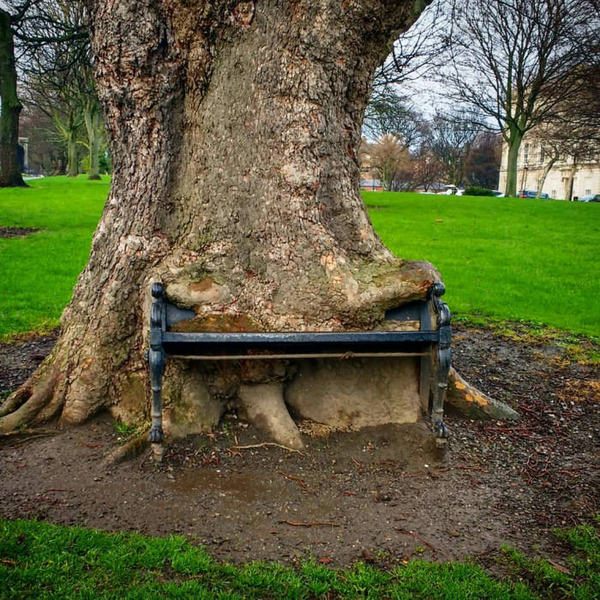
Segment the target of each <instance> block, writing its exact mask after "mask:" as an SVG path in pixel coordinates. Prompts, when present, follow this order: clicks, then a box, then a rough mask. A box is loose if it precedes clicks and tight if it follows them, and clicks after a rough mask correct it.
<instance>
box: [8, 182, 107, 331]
mask: <svg viewBox="0 0 600 600" xmlns="http://www.w3.org/2000/svg"><path fill="white" fill-rule="evenodd" d="M29 184H30V186H31V187H29V188H17V189H15V188H10V189H0V226H4V227H6V226H8V227H32V228H38V229H41V231H40V232H38V233H35V234H33V235H30V236H27V237H24V238H10V239H0V273H2V285H1V286H0V337H6V336H7V335H14V334H17V333H22V332H29V331H46V330H49V329H52V328H54V327H56V326H57V325H58V321H59V318H60V315H61V313H62V311H63V309H64V307H65V305H66V304H67V302H68V301H69V300H70V298H71V293H72V291H73V286H74V284H75V281H76V280H77V275H78V274H79V273H80V272H81V270H82V269H83V267H84V266H85V264H86V262H87V259H88V256H89V252H90V243H91V239H92V234H93V232H94V229H95V228H96V225H97V224H98V220H99V219H100V215H101V214H102V208H103V207H104V202H105V200H106V197H107V195H108V189H109V185H110V181H109V178H108V177H103V178H102V181H88V180H87V179H85V176H82V177H79V178H77V179H72V178H68V177H51V178H46V179H39V180H33V181H30V182H29Z"/></svg>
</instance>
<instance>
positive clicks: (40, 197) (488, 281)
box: [0, 176, 600, 338]
mask: <svg viewBox="0 0 600 600" xmlns="http://www.w3.org/2000/svg"><path fill="white" fill-rule="evenodd" d="M109 183H110V181H109V178H108V177H104V178H103V179H102V181H100V182H95V181H88V180H87V179H86V178H85V176H81V177H79V178H76V179H71V178H67V177H48V178H44V179H40V180H34V181H31V182H30V186H31V187H30V188H27V189H15V188H9V189H0V227H2V226H4V227H7V226H11V227H35V228H40V229H42V231H40V232H38V233H35V234H33V235H30V236H27V237H24V238H10V239H0V274H1V276H2V278H1V281H2V285H1V287H0V338H2V337H4V338H7V337H10V336H12V335H14V334H18V333H22V332H29V331H44V330H48V329H52V328H53V327H55V326H56V325H57V324H58V320H59V318H60V314H61V312H62V310H63V308H64V307H65V305H66V304H67V302H68V301H69V299H70V297H71V293H72V290H73V286H74V284H75V282H76V280H77V275H78V274H79V273H80V272H81V270H82V269H83V267H84V266H85V263H86V261H87V258H88V256H89V250H90V241H91V237H92V234H93V231H94V229H95V227H96V225H97V223H98V220H99V218H100V215H101V213H102V208H103V206H104V202H105V200H106V197H107V195H108V189H109ZM364 196H365V200H366V202H367V204H368V205H369V206H370V207H371V210H370V215H371V219H372V221H373V224H374V226H375V229H376V230H377V232H378V233H379V234H380V235H381V237H382V239H383V241H384V242H385V243H386V244H387V245H388V246H389V247H390V249H391V250H392V251H393V252H394V253H395V254H396V255H397V256H401V257H403V258H407V259H413V260H428V261H430V262H432V263H433V264H434V265H435V266H436V267H437V268H438V269H439V270H440V271H441V273H442V276H443V278H444V281H445V283H446V287H447V290H448V292H447V297H446V299H447V301H448V302H449V304H450V308H451V309H452V310H453V312H454V313H455V314H458V316H459V317H462V318H465V317H468V318H470V319H473V318H474V317H477V315H485V316H486V317H491V318H493V319H497V320H510V321H526V322H534V323H539V324H544V325H547V326H552V327H557V328H561V329H565V330H570V331H572V332H575V333H581V334H585V335H588V336H598V335H600V303H599V302H598V301H597V297H598V291H599V284H598V281H600V267H599V264H600V263H599V262H598V260H597V259H596V254H597V247H598V242H599V240H600V205H598V204H593V203H589V204H587V203H577V202H561V201H556V200H535V199H508V198H488V197H468V196H436V195H426V194H412V193H381V192H380V193H377V192H366V193H365V194H364ZM374 207H382V208H374Z"/></svg>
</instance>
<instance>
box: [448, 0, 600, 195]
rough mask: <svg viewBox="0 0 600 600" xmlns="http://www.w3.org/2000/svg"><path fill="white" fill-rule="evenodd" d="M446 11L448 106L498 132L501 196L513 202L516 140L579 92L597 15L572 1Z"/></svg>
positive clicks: (494, 0)
mask: <svg viewBox="0 0 600 600" xmlns="http://www.w3.org/2000/svg"><path fill="white" fill-rule="evenodd" d="M451 11H452V12H451V14H452V24H453V27H452V30H451V33H450V35H449V38H448V41H449V45H450V48H451V56H450V58H451V67H450V68H447V69H445V70H444V72H443V79H444V82H445V83H449V84H450V85H451V87H452V89H453V94H454V98H455V100H456V101H459V102H461V103H464V104H465V105H467V106H469V107H471V108H472V109H473V110H474V111H475V112H476V113H477V114H483V115H485V116H486V117H487V119H489V120H487V119H486V120H480V119H478V118H477V117H475V119H474V120H475V121H476V122H478V123H480V124H481V125H482V126H487V127H488V128H489V127H490V126H491V125H490V123H495V126H496V127H497V128H498V130H500V131H501V132H502V135H503V137H504V140H505V141H506V143H507V145H508V165H507V183H506V195H507V196H514V195H516V189H517V157H518V153H519V148H520V145H521V140H522V139H523V136H524V135H525V134H526V133H527V132H528V131H529V130H530V129H532V128H533V127H535V126H536V125H538V124H540V123H543V122H544V121H545V120H547V119H549V118H550V117H551V116H552V115H554V114H555V113H556V111H557V109H558V107H559V106H560V103H561V102H565V101H566V100H568V99H569V98H573V97H575V96H576V95H577V94H578V93H579V92H580V90H581V89H582V85H583V82H582V81H581V79H578V78H573V76H572V75H573V73H574V72H576V71H577V70H578V69H579V68H580V66H581V65H583V64H585V62H586V61H587V60H588V57H589V53H588V52H586V50H585V40H587V39H589V37H590V35H592V34H593V31H594V28H597V26H598V14H597V12H595V11H594V8H593V4H592V3H590V2H580V0H541V1H539V0H491V1H487V0H467V1H466V2H463V1H460V2H458V1H454V0H452V9H451ZM596 35H597V34H596ZM550 91H551V93H550Z"/></svg>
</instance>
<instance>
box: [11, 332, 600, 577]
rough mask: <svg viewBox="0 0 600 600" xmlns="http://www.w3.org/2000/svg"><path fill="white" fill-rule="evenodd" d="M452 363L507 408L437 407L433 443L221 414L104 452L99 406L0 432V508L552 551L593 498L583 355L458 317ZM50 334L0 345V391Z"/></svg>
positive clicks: (596, 503)
mask: <svg viewBox="0 0 600 600" xmlns="http://www.w3.org/2000/svg"><path fill="white" fill-rule="evenodd" d="M456 333H457V335H456V340H455V346H454V348H455V351H454V352H455V353H454V364H455V366H456V367H457V369H458V370H459V372H461V373H462V374H463V375H464V376H465V377H466V378H468V379H469V380H470V381H471V382H472V383H475V384H476V385H478V386H480V387H481V389H483V390H484V391H485V392H487V393H489V394H491V395H493V396H495V397H497V398H498V399H501V400H504V401H508V402H509V403H511V404H512V405H514V406H515V408H517V409H518V410H519V411H520V412H521V414H522V419H521V420H520V421H519V422H518V423H502V422H497V421H487V422H477V421H470V420H465V419H461V418H459V417H457V416H448V419H447V422H448V425H449V427H450V431H451V438H450V443H449V449H448V452H447V454H446V456H445V457H440V456H439V455H437V454H436V451H435V449H434V446H432V444H430V443H429V442H428V441H427V440H428V439H429V436H428V434H427V432H426V430H425V429H424V428H423V427H421V426H409V427H406V426H404V427H397V426H386V427H379V428H370V429H364V430H362V431H359V432H353V433H336V434H333V435H331V436H330V437H329V438H314V439H307V449H306V451H305V452H304V453H302V454H299V453H294V452H288V451H285V450H283V449H280V448H277V447H273V446H264V447H258V448H235V446H247V445H254V444H258V443H260V442H261V441H262V438H261V436H260V434H259V433H257V432H256V431H254V430H253V429H252V428H250V427H247V426H245V425H244V424H243V423H240V422H239V421H238V420H237V419H236V418H235V415H231V416H230V418H229V419H227V420H225V422H224V425H223V428H222V430H221V431H220V432H218V433H217V434H216V435H214V436H196V437H193V438H189V439H187V440H185V441H182V442H178V443H176V444H174V445H172V446H170V447H169V448H168V450H167V452H166V456H165V461H164V464H163V466H161V467H156V466H154V465H153V464H152V462H151V460H150V455H149V452H146V453H145V454H143V455H142V456H140V457H139V458H136V459H134V460H132V461H130V462H126V463H123V464H119V465H116V466H107V463H106V462H105V461H104V459H103V457H104V456H105V455H106V454H107V452H109V451H110V450H111V449H112V448H114V447H115V446H116V445H118V444H119V437H121V436H120V435H119V433H117V431H116V430H115V425H114V423H113V422H112V421H111V420H110V418H109V417H108V416H107V415H99V416H98V417H97V418H95V419H94V420H93V421H92V422H89V423H87V424H85V425H83V426H80V427H76V428H71V429H67V430H62V429H61V428H60V427H59V426H58V425H55V426H51V427H50V428H48V427H45V428H44V430H42V431H40V432H38V433H37V434H34V435H30V436H11V437H10V438H4V439H1V440H0V477H1V479H0V480H1V481H2V485H1V489H0V517H7V518H16V517H27V518H38V519H44V520H47V521H49V522H53V523H62V524H81V525H86V526H90V527H95V528H100V529H105V530H111V531H116V530H135V531H141V532H145V533H149V534H158V535H163V534H167V533H177V534H185V535H186V536H189V537H190V538H191V539H192V540H194V541H195V542H197V543H199V544H203V545H204V546H206V547H207V549H208V550H209V552H210V553H211V554H212V555H213V556H216V557H218V558H221V559H223V560H227V561H232V562H242V561H248V560H256V559H265V560H278V561H282V562H286V563H294V562H295V561H297V560H298V559H301V558H306V557H315V558H317V559H318V560H321V561H322V562H323V563H331V564H332V565H345V564H349V563H352V562H354V561H356V560H367V561H370V562H374V563H378V564H382V565H389V564H393V563H395V562H397V561H402V560H406V559H407V558H409V557H411V556H423V557H425V558H428V559H432V560H447V559H460V558H465V557H468V556H474V557H479V558H480V559H481V560H484V559H485V557H487V556H489V555H490V553H494V552H496V551H497V550H498V548H499V547H500V546H501V545H502V544H504V543H507V544H510V545H514V546H516V547H519V548H521V549H522V550H524V551H527V552H533V553H536V552H540V553H543V554H545V555H546V556H550V557H554V558H555V559H560V558H561V557H562V553H563V552H564V548H562V547H561V546H560V545H559V544H557V542H556V540H555V539H554V538H553V536H552V534H551V530H552V528H554V527H564V526H572V525H574V524H577V523H582V522H586V521H588V520H589V519H590V518H591V517H592V516H593V515H594V514H597V513H598V512H600V486H599V483H600V469H599V467H600V439H599V432H600V429H599V426H600V410H599V409H600V381H599V379H600V378H599V375H600V373H599V369H598V367H597V366H590V365H583V364H579V363H577V362H574V361H572V360H569V359H568V358H567V357H566V354H565V351H564V349H563V348H562V347H561V346H560V345H557V344H552V343H548V344H545V345H544V344H542V343H539V342H538V343H532V342H528V343H525V342H518V341H513V340H510V339H507V338H505V337H502V336H499V335H496V334H494V333H491V332H489V331H480V330H475V329H465V328H464V327H458V331H457V332H456ZM53 343H54V338H53V336H48V337H45V338H31V339H29V340H28V341H25V342H21V343H18V344H11V345H4V346H0V394H2V395H6V392H7V391H8V390H10V389H14V387H15V386H17V385H18V384H19V383H20V382H21V381H22V380H23V379H24V378H25V377H26V375H27V373H28V372H29V371H31V370H32V369H33V368H34V367H35V365H36V364H37V363H38V362H39V361H40V360H41V359H42V358H43V356H44V355H45V354H46V353H47V352H49V350H50V349H51V347H52V344H53Z"/></svg>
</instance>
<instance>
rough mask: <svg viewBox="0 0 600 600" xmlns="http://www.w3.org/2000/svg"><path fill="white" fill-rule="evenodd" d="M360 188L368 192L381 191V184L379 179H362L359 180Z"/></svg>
mask: <svg viewBox="0 0 600 600" xmlns="http://www.w3.org/2000/svg"><path fill="white" fill-rule="evenodd" d="M360 189H361V190H365V191H370V192H382V191H383V184H382V183H381V179H362V178H361V180H360Z"/></svg>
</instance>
